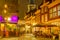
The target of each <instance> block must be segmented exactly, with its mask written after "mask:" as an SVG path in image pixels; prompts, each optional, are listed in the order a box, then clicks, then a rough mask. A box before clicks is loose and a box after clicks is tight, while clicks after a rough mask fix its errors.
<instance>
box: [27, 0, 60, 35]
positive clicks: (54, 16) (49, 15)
mask: <svg viewBox="0 0 60 40" xmlns="http://www.w3.org/2000/svg"><path fill="white" fill-rule="evenodd" d="M34 15H35V18H34V20H35V22H36V23H37V24H46V25H47V24H48V25H56V26H57V27H56V26H50V27H48V26H47V27H41V28H40V29H41V30H42V31H43V33H46V34H47V33H48V31H49V35H50V34H51V33H53V34H58V32H59V26H60V0H44V1H43V4H42V5H41V6H40V9H37V10H36V11H35V12H34ZM27 18H28V19H29V18H30V20H32V18H33V16H32V17H31V16H30V17H27ZM26 20H27V19H26ZM32 21H33V20H32ZM32 21H30V22H32ZM43 28H44V30H45V31H44V30H43ZM36 30H38V28H37V29H36ZM41 30H40V31H41Z"/></svg>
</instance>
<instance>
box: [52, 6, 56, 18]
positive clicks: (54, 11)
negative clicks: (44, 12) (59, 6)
mask: <svg viewBox="0 0 60 40" xmlns="http://www.w3.org/2000/svg"><path fill="white" fill-rule="evenodd" d="M56 11H57V10H56V7H54V8H53V17H56V16H57V13H56Z"/></svg>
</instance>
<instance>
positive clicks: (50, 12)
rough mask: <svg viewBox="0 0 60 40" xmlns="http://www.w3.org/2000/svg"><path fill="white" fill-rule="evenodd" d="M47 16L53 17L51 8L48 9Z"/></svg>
mask: <svg viewBox="0 0 60 40" xmlns="http://www.w3.org/2000/svg"><path fill="white" fill-rule="evenodd" d="M49 14H50V15H49V18H52V17H53V14H52V9H50V10H49Z"/></svg>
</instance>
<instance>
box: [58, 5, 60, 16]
mask: <svg viewBox="0 0 60 40" xmlns="http://www.w3.org/2000/svg"><path fill="white" fill-rule="evenodd" d="M58 16H60V5H58Z"/></svg>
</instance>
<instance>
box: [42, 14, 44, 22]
mask: <svg viewBox="0 0 60 40" xmlns="http://www.w3.org/2000/svg"><path fill="white" fill-rule="evenodd" d="M43 22H44V15H42V23H43Z"/></svg>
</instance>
